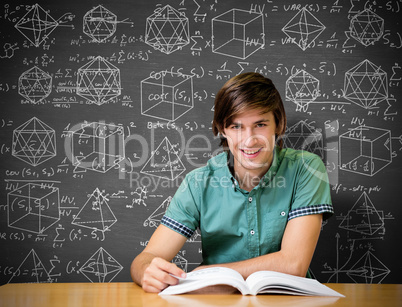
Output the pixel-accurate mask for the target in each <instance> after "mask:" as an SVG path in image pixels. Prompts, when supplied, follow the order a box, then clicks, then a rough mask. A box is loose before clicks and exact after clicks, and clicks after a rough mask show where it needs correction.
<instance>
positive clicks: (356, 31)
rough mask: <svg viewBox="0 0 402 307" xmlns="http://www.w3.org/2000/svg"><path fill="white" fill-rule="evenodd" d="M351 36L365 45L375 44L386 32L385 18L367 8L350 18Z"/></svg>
mask: <svg viewBox="0 0 402 307" xmlns="http://www.w3.org/2000/svg"><path fill="white" fill-rule="evenodd" d="M349 29H350V36H351V37H353V38H354V39H356V40H357V41H358V42H360V43H361V44H363V45H364V46H366V47H367V46H368V45H373V44H374V43H375V42H376V41H378V40H379V39H380V38H381V36H382V35H383V34H384V19H382V18H381V17H380V16H378V15H377V14H376V13H374V12H372V11H371V10H369V9H365V10H364V11H362V12H360V13H359V14H357V15H355V16H354V17H353V18H352V19H351V20H350V26H349Z"/></svg>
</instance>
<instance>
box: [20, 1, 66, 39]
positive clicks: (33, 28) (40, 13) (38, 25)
mask: <svg viewBox="0 0 402 307" xmlns="http://www.w3.org/2000/svg"><path fill="white" fill-rule="evenodd" d="M58 25H59V23H58V22H57V21H56V20H54V19H53V17H52V16H50V15H49V14H48V13H47V12H46V11H45V10H44V9H43V8H42V7H41V6H40V5H39V4H34V5H33V6H32V8H31V9H30V10H29V11H28V12H27V13H26V14H25V15H24V16H23V17H22V18H21V19H20V20H19V21H18V22H17V23H16V25H15V28H16V29H17V30H18V31H20V32H21V33H22V35H24V36H25V37H26V38H27V39H28V40H29V41H30V42H31V43H32V44H33V45H34V46H35V47H39V46H40V44H42V42H44V41H45V40H46V39H47V38H48V37H49V35H50V33H52V32H53V30H54V29H55V28H56V27H57V26H58Z"/></svg>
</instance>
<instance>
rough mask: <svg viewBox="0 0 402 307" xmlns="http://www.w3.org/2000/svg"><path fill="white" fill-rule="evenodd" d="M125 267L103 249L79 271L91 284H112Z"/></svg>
mask: <svg viewBox="0 0 402 307" xmlns="http://www.w3.org/2000/svg"><path fill="white" fill-rule="evenodd" d="M122 269H123V267H122V266H121V265H120V263H118V262H117V261H116V259H114V258H113V257H112V256H111V255H110V254H109V253H108V252H107V251H105V250H104V249H103V248H102V247H101V248H99V249H98V250H97V251H96V252H95V253H94V254H93V255H92V256H91V257H90V258H89V259H88V260H87V262H85V263H84V265H83V266H82V267H81V268H80V269H79V270H78V271H79V272H80V273H81V274H83V275H84V276H85V277H86V278H88V279H89V281H90V282H93V283H94V282H102V283H104V282H111V281H112V280H113V279H114V278H115V277H116V275H117V274H119V273H120V271H121V270H122Z"/></svg>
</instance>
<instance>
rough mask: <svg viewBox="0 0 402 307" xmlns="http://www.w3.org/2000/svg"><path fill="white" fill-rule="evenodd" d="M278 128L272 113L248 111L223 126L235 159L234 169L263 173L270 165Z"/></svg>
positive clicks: (239, 171)
mask: <svg viewBox="0 0 402 307" xmlns="http://www.w3.org/2000/svg"><path fill="white" fill-rule="evenodd" d="M276 130H277V127H276V124H275V117H274V115H273V113H272V112H267V113H263V114H261V110H258V109H256V110H248V111H246V112H244V113H242V114H240V115H238V116H236V117H235V118H234V119H233V121H232V123H231V125H230V126H229V127H227V128H225V129H224V133H223V135H224V136H225V137H226V138H227V141H228V145H229V149H230V152H231V153H232V154H233V156H234V159H235V165H234V168H235V172H236V173H238V174H239V175H240V176H245V175H246V174H247V172H249V175H253V176H255V175H257V176H262V175H264V174H265V173H266V171H267V170H268V168H269V166H270V165H271V162H272V158H273V149H274V145H275V132H276Z"/></svg>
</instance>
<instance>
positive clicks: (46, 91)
mask: <svg viewBox="0 0 402 307" xmlns="http://www.w3.org/2000/svg"><path fill="white" fill-rule="evenodd" d="M51 92H52V77H51V76H50V75H49V74H48V73H46V72H44V71H43V70H42V69H40V68H38V67H36V66H34V67H32V68H31V69H29V70H27V71H26V72H24V73H22V74H21V76H20V77H19V78H18V94H20V95H21V96H23V97H24V98H26V99H28V100H29V101H30V102H32V103H37V102H40V101H42V100H43V99H45V98H46V97H47V96H49V95H50V93H51Z"/></svg>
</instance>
